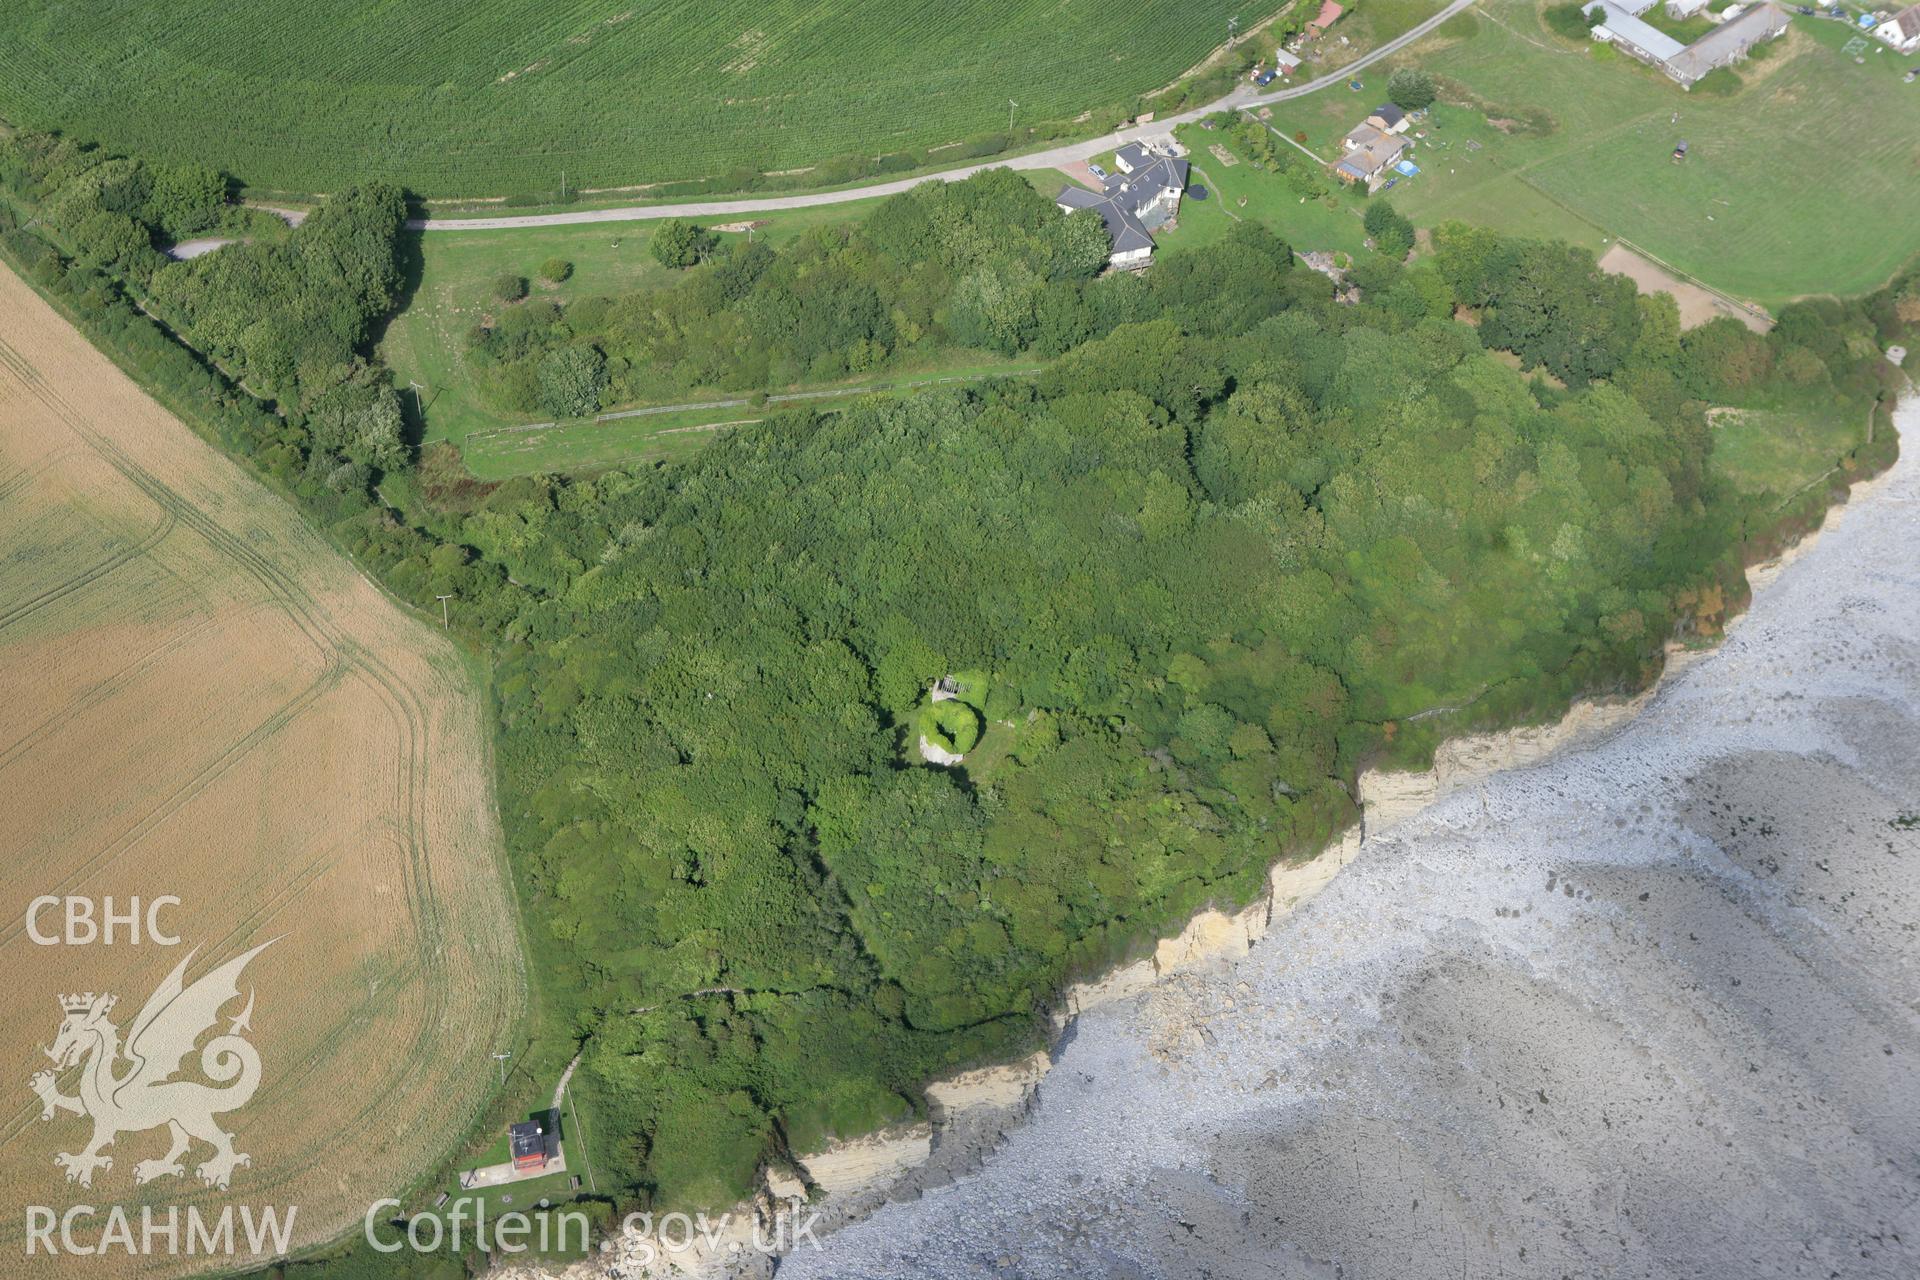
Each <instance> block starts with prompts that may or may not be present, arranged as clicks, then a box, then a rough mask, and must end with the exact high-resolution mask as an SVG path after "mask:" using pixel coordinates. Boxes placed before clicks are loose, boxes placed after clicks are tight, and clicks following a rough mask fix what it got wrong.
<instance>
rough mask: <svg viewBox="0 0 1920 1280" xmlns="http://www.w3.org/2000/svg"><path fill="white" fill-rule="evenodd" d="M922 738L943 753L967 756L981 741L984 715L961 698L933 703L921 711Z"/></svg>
mask: <svg viewBox="0 0 1920 1280" xmlns="http://www.w3.org/2000/svg"><path fill="white" fill-rule="evenodd" d="M920 735H921V736H922V737H924V738H925V739H926V740H927V741H928V742H931V743H932V744H933V745H934V746H936V747H939V748H940V749H941V750H942V751H951V752H952V753H953V754H954V755H957V756H963V755H965V754H966V753H967V752H969V751H971V750H973V745H974V743H976V742H978V741H980V713H979V712H978V711H975V710H974V709H973V708H972V707H970V706H968V705H967V704H966V703H964V702H962V701H960V700H959V699H958V698H949V699H948V700H946V701H945V702H929V703H928V704H927V705H926V706H925V707H923V708H921V710H920Z"/></svg>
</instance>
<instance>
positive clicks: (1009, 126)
mask: <svg viewBox="0 0 1920 1280" xmlns="http://www.w3.org/2000/svg"><path fill="white" fill-rule="evenodd" d="M1019 105H1020V104H1019V103H1017V102H1015V101H1014V100H1013V99H1012V98H1008V99H1007V136H1008V137H1009V138H1011V137H1012V136H1013V109H1014V108H1015V107H1017V106H1019Z"/></svg>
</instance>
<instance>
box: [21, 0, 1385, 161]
mask: <svg viewBox="0 0 1920 1280" xmlns="http://www.w3.org/2000/svg"><path fill="white" fill-rule="evenodd" d="M1388 2H1389V0H1382V3H1383V4H1385V3H1388ZM1390 2H1391V3H1392V4H1404V3H1408V2H1409V0H1390ZM1280 7H1281V6H1280V4H1279V3H1277V0H1276V2H1271V3H1265V4H1255V5H1254V6H1252V7H1251V8H1249V7H1247V6H1244V5H1240V4H1237V3H1234V2H1233V0H1142V2H1141V3H1137V4H1132V5H1127V6H1124V7H1120V8H1115V7H1113V6H1111V5H1102V4H1096V3H1093V2H1092V0H1066V2H1065V3H1060V4H1041V3H1037V2H1036V0H971V2H970V3H967V4H964V5H960V6H955V5H951V4H941V3H934V2H933V0H848V2H846V3H840V4H833V5H819V4H812V3H804V2H803V0H773V2H772V3H766V2H759V3H747V2H746V0H718V2H716V3H708V4H700V5H694V4H687V3H671V4H665V5H650V6H638V7H636V6H635V5H634V4H632V3H631V2H630V0H554V2H553V3H547V4H542V5H538V6H528V5H525V4H520V3H514V2H513V0H418V2H417V3H414V4H410V5H404V6H403V5H392V4H385V3H378V2H376V0H313V3H309V4H304V5H298V6H290V5H287V4H284V3H280V0H233V2H232V3H229V4H226V5H223V6H221V7H220V9H219V12H218V17H217V20H215V19H214V18H213V17H212V16H211V15H185V14H181V13H179V12H177V11H176V6H174V5H171V4H167V3H163V0H103V2H102V3H97V4H89V5H66V4H56V3H52V2H51V0H21V2H20V3H16V4H12V5H8V6H5V7H4V8H0V116H4V117H6V118H7V119H9V120H11V121H13V122H15V123H18V124H26V125H33V126H43V127H59V128H63V129H67V130H70V131H72V132H75V133H77V134H80V135H82V136H85V137H91V138H96V139H99V140H102V141H106V142H109V143H112V144H114V145H115V146H117V147H119V148H121V149H125V150H132V151H137V152H140V153H143V154H147V155H153V156H171V157H188V158H192V159H196V160H203V161H206V162H207V163H210V164H215V165H219V166H222V167H225V168H227V169H229V170H231V171H232V172H233V173H234V174H235V175H236V176H237V177H239V178H240V179H241V180H242V181H244V182H246V183H248V184H251V185H256V186H262V187H269V188H280V189H285V190H290V191H326V190H331V189H334V188H336V187H338V186H340V185H342V184H344V183H346V182H350V181H353V180H355V179H359V178H363V177H386V178H391V179H394V180H395V181H399V182H403V183H405V184H406V185H408V186H409V187H411V188H413V189H414V190H416V191H418V192H420V193H422V194H425V195H430V196H432V195H441V196H468V195H488V194H492V195H499V194H510V193H516V192H522V193H528V192H538V191H551V190H554V189H556V188H557V187H559V186H560V184H561V174H562V171H563V170H564V171H565V175H566V181H567V182H568V184H570V185H571V186H572V187H575V188H583V187H586V188H591V187H607V186H617V185H623V184H630V183H640V182H651V181H658V180H670V179H678V178H688V177H697V176H701V175H707V174H720V173H725V172H727V171H728V170H731V169H734V168H736V167H746V168H749V169H752V170H756V171H760V170H767V171H775V170H786V169H792V168H796V167H802V166H806V165H810V164H813V163H815V162H817V161H820V160H822V159H825V158H828V157H832V156H837V155H845V154H862V155H877V154H881V153H885V152H891V151H895V150H900V149H904V148H909V147H925V146H935V145H942V144H945V143H949V142H953V141H957V140H959V139H962V138H967V137H970V136H977V135H981V134H985V133H989V132H992V131H996V130H1004V129H1006V128H1007V124H1008V100H1009V99H1010V98H1011V99H1015V100H1017V101H1018V102H1019V104H1020V105H1019V107H1018V108H1016V109H1015V113H1014V114H1015V121H1016V123H1017V122H1018V121H1019V120H1021V119H1025V120H1027V121H1043V120H1068V119H1071V118H1072V117H1074V116H1075V115H1077V114H1078V113H1080V112H1081V111H1083V110H1085V109H1087V108H1089V107H1106V106H1119V105H1121V104H1124V103H1125V102H1126V101H1128V100H1129V99H1130V98H1131V97H1132V96H1133V95H1136V94H1139V93H1144V92H1147V91H1150V90H1153V89H1157V88H1159V87H1161V86H1162V85H1165V84H1167V83H1169V82H1171V81H1172V80H1174V79H1175V78H1177V77H1178V76H1179V75H1180V74H1181V73H1182V72H1183V71H1185V70H1186V69H1187V68H1189V67H1191V66H1193V65H1194V64H1195V63H1197V62H1199V61H1200V60H1201V59H1202V58H1203V57H1205V56H1206V54H1207V53H1208V52H1209V51H1210V50H1211V49H1212V48H1214V47H1215V46H1216V45H1217V44H1219V43H1220V42H1221V41H1222V40H1223V39H1224V37H1225V35H1226V29H1227V27H1226V24H1227V19H1228V18H1229V17H1233V16H1238V17H1239V18H1240V19H1241V22H1242V23H1243V24H1244V25H1249V26H1250V25H1251V24H1253V23H1254V22H1257V21H1258V20H1260V19H1262V18H1264V17H1265V16H1266V15H1267V14H1268V13H1270V12H1272V11H1274V10H1276V9H1278V8H1280Z"/></svg>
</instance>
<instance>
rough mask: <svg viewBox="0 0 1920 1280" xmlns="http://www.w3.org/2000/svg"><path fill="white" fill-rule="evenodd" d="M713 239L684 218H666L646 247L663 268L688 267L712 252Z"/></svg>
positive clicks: (711, 235) (705, 231)
mask: <svg viewBox="0 0 1920 1280" xmlns="http://www.w3.org/2000/svg"><path fill="white" fill-rule="evenodd" d="M714 244H715V237H714V234H713V233H712V232H711V231H708V230H706V229H705V228H703V227H698V226H695V225H694V224H693V223H691V222H688V221H687V220H686V219H685V218H668V219H667V220H666V221H665V222H663V223H661V224H660V228H659V230H657V231H655V232H654V233H653V240H652V243H651V244H650V245H649V246H648V247H649V248H651V249H652V250H653V256H654V257H655V258H656V259H657V260H659V262H660V263H661V264H662V265H664V266H669V267H675V268H678V267H690V266H692V265H693V264H694V263H696V262H699V261H701V260H702V259H704V258H705V257H706V256H707V255H708V254H709V253H711V252H713V246H714Z"/></svg>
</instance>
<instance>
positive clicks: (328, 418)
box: [307, 364, 407, 471]
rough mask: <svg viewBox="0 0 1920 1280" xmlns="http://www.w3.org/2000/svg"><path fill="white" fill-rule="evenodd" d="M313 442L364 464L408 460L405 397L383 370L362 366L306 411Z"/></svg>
mask: <svg viewBox="0 0 1920 1280" xmlns="http://www.w3.org/2000/svg"><path fill="white" fill-rule="evenodd" d="M307 426H308V428H309V429H310V430H311V431H312V432H313V442H314V445H315V446H316V447H317V448H318V449H319V450H321V451H324V452H327V453H336V454H342V455H344V456H345V457H346V458H348V459H349V460H350V461H353V462H356V463H360V464H362V465H365V466H373V467H379V468H380V469H381V470H383V471H388V470H392V469H393V468H394V467H397V466H399V465H400V464H401V463H402V462H404V461H406V456H407V450H406V445H405V443H404V441H403V439H402V435H401V430H402V418H401V415H400V398H399V397H398V396H397V395H395V394H394V391H393V388H392V387H390V386H388V385H387V383H386V378H385V374H384V371H382V370H379V369H375V368H373V367H371V366H368V365H364V364H362V365H358V366H356V367H355V368H354V369H352V370H351V371H350V372H349V373H348V374H347V376H346V377H344V378H342V379H341V380H340V381H339V382H337V383H335V384H334V385H333V386H332V387H329V388H328V389H327V390H326V391H324V392H322V393H321V394H320V396H319V397H318V398H317V399H316V400H315V401H314V404H313V408H312V409H311V410H309V412H308V414H307Z"/></svg>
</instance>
